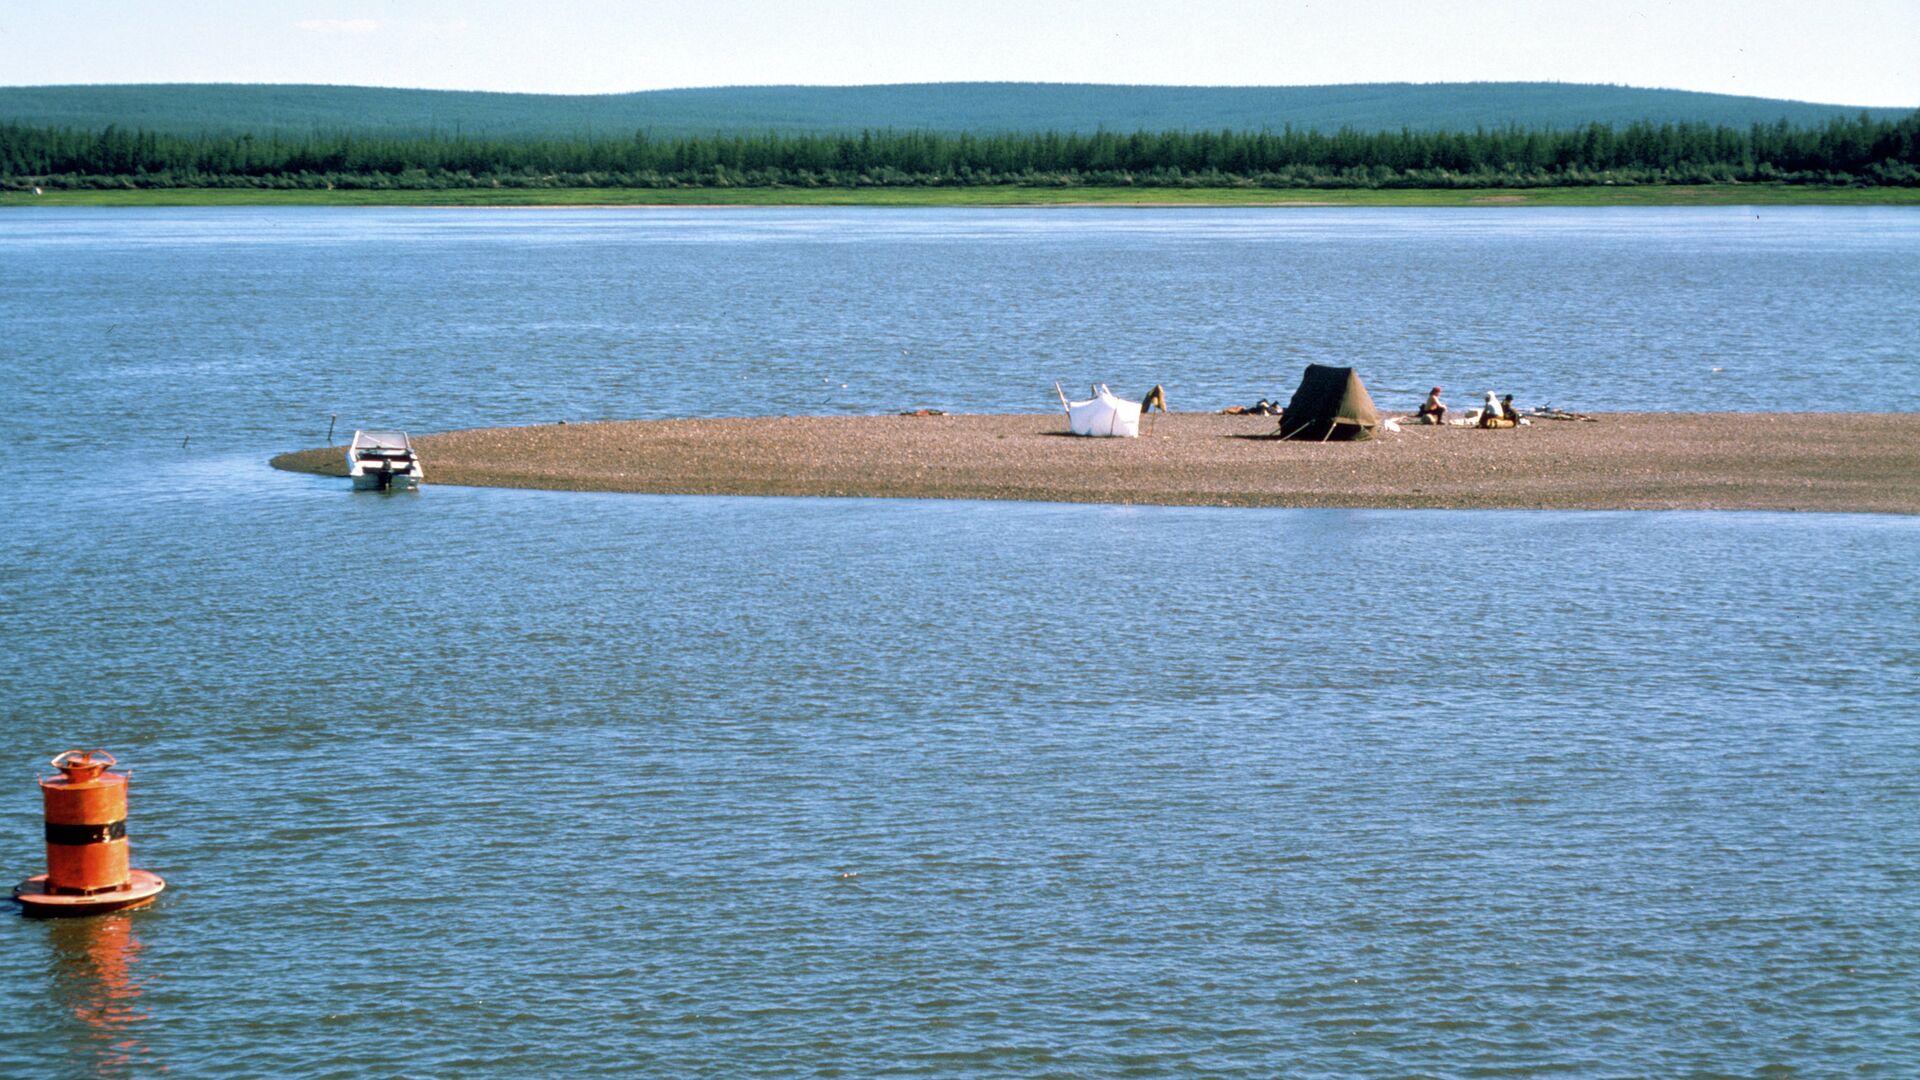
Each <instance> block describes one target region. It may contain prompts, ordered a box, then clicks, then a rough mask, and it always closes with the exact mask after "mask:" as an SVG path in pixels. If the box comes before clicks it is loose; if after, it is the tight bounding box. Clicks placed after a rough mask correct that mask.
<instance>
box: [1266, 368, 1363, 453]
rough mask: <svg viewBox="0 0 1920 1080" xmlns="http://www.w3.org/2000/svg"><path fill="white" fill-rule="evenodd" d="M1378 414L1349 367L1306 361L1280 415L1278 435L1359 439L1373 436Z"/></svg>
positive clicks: (1357, 377)
mask: <svg viewBox="0 0 1920 1080" xmlns="http://www.w3.org/2000/svg"><path fill="white" fill-rule="evenodd" d="M1379 426H1380V414H1379V413H1377V412H1375V411H1373V398H1371V397H1369V396H1368V395H1367V388H1366V387H1365V386H1362V385H1361V384H1360V376H1358V375H1356V374H1354V372H1353V369H1352V368H1350V367H1327V366H1326V365H1325V364H1308V365H1307V373H1306V374H1305V375H1302V376H1300V387H1299V389H1297V390H1295V391H1294V392H1293V398H1292V400H1290V401H1288V402H1287V408H1286V411H1285V412H1283V413H1281V414H1280V437H1281V438H1284V439H1304V440H1307V441H1310V442H1326V441H1327V440H1329V439H1338V440H1340V441H1341V442H1358V441H1360V440H1362V439H1371V438H1373V429H1374V428H1377V427H1379Z"/></svg>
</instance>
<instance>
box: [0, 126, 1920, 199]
mask: <svg viewBox="0 0 1920 1080" xmlns="http://www.w3.org/2000/svg"><path fill="white" fill-rule="evenodd" d="M1729 182H1781V183H1802V184H1853V185H1898V186H1920V112H1916V113H1914V114H1913V115H1911V116H1908V117H1906V118H1905V119H1902V120H1898V121H1890V120H1875V119H1873V118H1871V117H1870V116H1868V115H1865V114H1862V115H1861V116H1860V117H1859V118H1858V119H1854V120H1834V121H1832V122H1830V123H1827V124H1824V125H1819V126H1814V127H1795V126H1792V125H1790V124H1788V123H1786V122H1785V121H1782V122H1780V123H1777V124H1770V125H1769V124H1756V125H1753V126H1751V127H1748V128H1734V127H1724V126H1714V125H1707V124H1657V125H1656V124H1649V123H1638V124H1630V125H1627V126H1625V127H1617V128H1616V127H1614V126H1611V125H1607V124H1591V125H1588V126H1586V127H1582V128H1575V129H1570V130H1522V129H1519V128H1505V129H1498V130H1476V131H1471V132H1420V131H1398V132H1360V131H1353V130H1341V131H1338V132H1334V133H1330V134H1329V133H1321V132H1315V131H1295V130H1284V131H1277V132H1275V131H1262V132H1244V131H1217V132H1189V131H1163V132H1136V133H1134V134H1130V135H1129V134H1120V133H1115V132H1096V133H1092V134H1059V133H1053V132H1042V133H1025V134H1006V135H967V134H951V135H949V134H936V133H928V132H911V131H908V132H901V131H869V132H862V133H861V134H858V135H809V134H797V135H778V134H768V135H760V136H731V135H728V136H712V137H704V138H703V137H687V138H671V139H656V138H650V137H649V136H648V135H647V134H646V133H644V132H641V133H636V134H635V135H633V136H631V137H629V138H614V139H609V138H578V139H544V140H543V139H533V140H523V141H511V140H486V139H472V138H460V137H428V138H403V139H396V138H382V137H363V136H354V135H336V136H319V135H316V136H309V137H300V138H292V137H287V136H269V137H262V138H256V137H254V136H252V135H239V136H208V135H164V134H156V133H153V132H142V131H128V130H123V129H120V128H114V127H109V128H107V129H105V130H104V131H77V130H71V129H65V128H44V127H32V126H26V125H20V124H0V187H6V188H12V189H15V190H17V189H20V188H23V187H28V186H33V185H41V186H47V187H56V188H59V187H67V188H108V187H120V188H132V187H159V188H165V187H266V188H325V187H334V188H361V189H367V188H375V189H378V188H468V187H515V188H540V187H736V186H745V187H773V186H791V187H868V186H919V185H932V186H966V185H977V184H1019V185H1028V186H1053V185H1094V186H1129V185H1140V186H1173V187H1273V188H1287V187H1345V188H1356V187H1357V188H1375V187H1427V188H1431V187H1442V188H1445V187H1543V186H1552V185H1591V184H1608V183H1614V184H1703V183H1729Z"/></svg>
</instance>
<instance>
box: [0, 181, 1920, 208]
mask: <svg viewBox="0 0 1920 1080" xmlns="http://www.w3.org/2000/svg"><path fill="white" fill-rule="evenodd" d="M1087 203H1091V204H1110V205H1115V206H1301V205H1308V206H1916V205H1920V188H1901V187H1873V188H1863V187H1816V186H1810V185H1803V184H1793V185H1786V184H1779V185H1775V184H1714V185H1698V186H1680V185H1666V186H1655V185H1648V186H1644V187H1554V188H1477V189H1475V188H1468V189H1438V188H1393V189H1373V190H1360V189H1347V188H1294V189H1274V188H1142V187H1058V188H1030V187H1014V186H1004V187H951V188H929V187H898V188H881V187H873V188H746V187H732V188H545V189H541V188H447V189H436V190H428V191H338V190H336V191H327V190H305V189H293V190H266V189H254V188H153V189H144V190H132V191H52V190H50V191H47V192H46V193H45V194H43V195H34V194H32V193H30V192H26V193H23V192H5V193H0V207H16V206H1058V205H1072V204H1087Z"/></svg>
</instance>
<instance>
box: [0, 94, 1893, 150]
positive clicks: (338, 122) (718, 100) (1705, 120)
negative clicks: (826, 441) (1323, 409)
mask: <svg viewBox="0 0 1920 1080" xmlns="http://www.w3.org/2000/svg"><path fill="white" fill-rule="evenodd" d="M1863 111H1865V112H1867V113H1869V114H1870V115H1871V116H1873V117H1874V118H1875V119H1879V120H1897V119H1899V118H1900V117H1902V116H1904V115H1906V114H1907V113H1909V112H1911V111H1912V110H1911V109H1867V110H1862V109H1859V108H1855V107H1849V106H1843V105H1814V104H1808V103H1805V102H1794V101H1781V100H1776V99H1770V98H1751V97H1734V96H1731V95H1726V94H1701V93H1694V92H1691V91H1683V90H1645V89H1638V88H1634V87H1625V86H1592V85H1581V84H1573V83H1430V84H1416V83H1371V84H1356V85H1348V86H1275V87H1193V86H1105V85H1090V84H1054V83H923V84H909V85H898V86H842V87H805V86H750V87H716V88H710V89H698V90H653V91H647V92H643V93H634V94H602V95H587V96H564V95H552V94H495V93H478V92H466V91H444V90H392V89H379V88H373V87H352V86H272V85H261V86H243V85H226V84H165V85H147V86H37V87H0V121H9V122H13V123H17V124H28V125H34V126H44V127H62V128H73V129H81V130H100V129H103V128H106V127H108V126H114V127H119V128H122V129H129V128H130V129H134V130H142V131H150V132H158V133H173V134H195V133H209V134H242V133H251V134H254V135H261V136H265V135H276V134H279V135H312V134H315V133H348V132H351V133H354V134H358V135H380V136H402V137H411V136H422V135H437V136H443V137H445V136H468V137H473V136H478V137H483V138H495V139H501V138H505V139H521V138H571V137H579V136H628V135H631V134H632V133H633V132H635V131H637V130H645V131H647V132H648V133H649V134H650V135H652V136H655V137H674V136H681V135H712V134H716V133H753V134H764V133H768V132H779V133H786V134H797V133H839V132H857V131H861V130H866V129H871V130H887V129H891V130H895V131H936V132H949V133H957V132H1015V131H1058V132H1092V131H1096V130H1102V129H1104V130H1106V131H1119V132H1133V131H1218V130H1221V129H1227V128H1231V129H1233V130H1236V131H1248V132H1258V131H1263V130H1272V131H1279V130H1281V129H1284V128H1286V127H1289V126H1291V127H1293V128H1295V129H1296V130H1313V131H1325V132H1331V131H1336V130H1338V129H1340V128H1343V127H1344V128H1352V129H1355V130H1358V131H1397V130H1400V129H1402V128H1409V129H1412V130H1415V131H1471V130H1473V129H1474V128H1500V127H1509V126H1517V127H1523V128H1528V129H1571V128H1576V127H1582V126H1585V125H1588V124H1593V123H1601V124H1617V125H1625V124H1630V123H1633V122H1636V121H1651V122H1653V123H1656V124H1659V123H1696V124H1710V125H1726V126H1732V127H1746V126H1748V125H1751V124H1755V123H1768V124H1770V123H1773V122H1774V121H1778V120H1782V119H1784V120H1787V121H1788V122H1789V123H1791V124H1793V125H1795V126H1812V125H1816V124H1821V123H1824V122H1826V121H1827V120H1830V119H1832V118H1834V117H1835V116H1845V117H1847V118H1849V119H1852V118H1856V117H1858V116H1859V115H1860V113H1861V112H1863Z"/></svg>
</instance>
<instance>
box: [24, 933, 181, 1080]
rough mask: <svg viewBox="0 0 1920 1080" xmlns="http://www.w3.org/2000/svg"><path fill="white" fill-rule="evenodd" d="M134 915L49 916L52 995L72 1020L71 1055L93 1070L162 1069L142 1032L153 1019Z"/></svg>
mask: <svg viewBox="0 0 1920 1080" xmlns="http://www.w3.org/2000/svg"><path fill="white" fill-rule="evenodd" d="M134 918H135V916H134V915H133V914H132V913H129V912H116V913H113V914H108V915H96V916H92V917H89V918H80V919H60V920H47V922H46V924H45V933H46V935H47V943H48V946H49V947H50V950H51V953H52V955H51V957H50V962H49V964H48V975H49V977H50V978H51V981H52V986H51V996H52V998H53V1000H55V1001H56V1002H58V1003H59V1004H60V1006H61V1007H62V1009H63V1010H64V1011H66V1012H69V1013H71V1015H72V1016H73V1019H74V1021H75V1024H74V1027H73V1029H72V1030H73V1043H72V1047H71V1054H70V1057H69V1061H70V1063H71V1064H72V1065H74V1066H78V1067H80V1068H82V1069H84V1068H86V1067H87V1066H86V1065H85V1064H82V1063H83V1062H84V1063H87V1064H90V1065H91V1066H92V1072H93V1073H94V1074H95V1075H101V1076H114V1075H120V1074H123V1073H125V1072H127V1071H139V1072H147V1071H152V1070H163V1069H164V1067H163V1066H161V1065H160V1064H159V1063H158V1062H156V1061H154V1060H153V1055H152V1051H151V1050H150V1049H149V1048H148V1046H147V1044H146V1042H145V1040H143V1039H142V1038H141V1034H140V1029H141V1025H143V1024H144V1023H146V1022H147V1021H148V1020H150V1019H152V1013H151V1012H149V1011H148V1010H147V1009H146V1008H145V1007H144V1006H143V1005H142V1004H141V1002H140V997H141V994H142V993H143V991H144V988H145V986H146V983H147V980H148V979H149V978H150V977H151V975H150V973H148V972H144V971H142V970H141V961H140V952H141V949H142V946H141V944H140V938H139V935H138V934H137V932H136V931H135V929H134V925H133V923H134Z"/></svg>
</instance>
